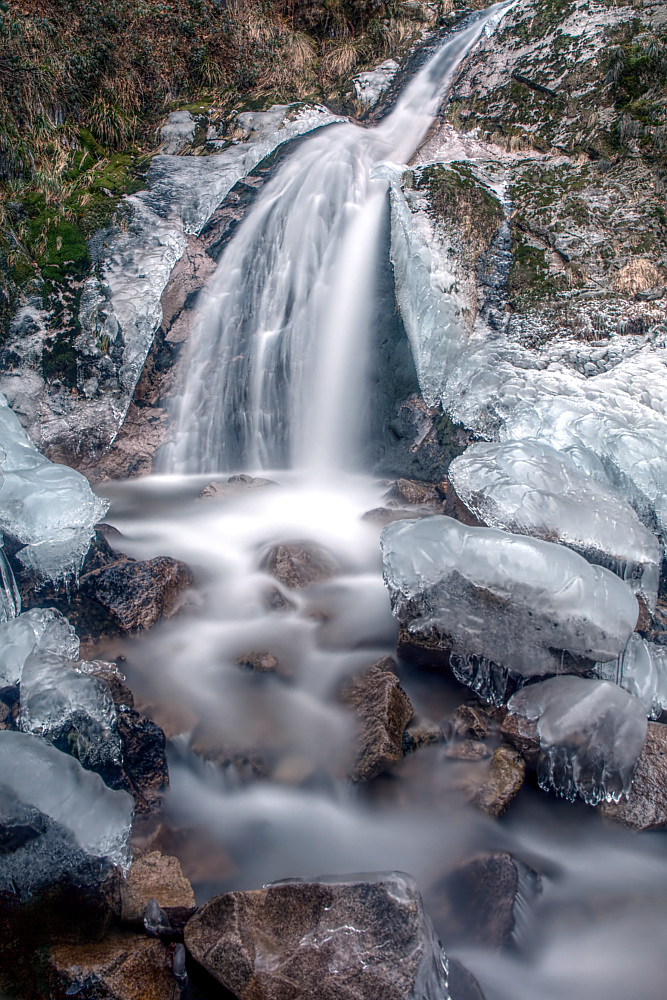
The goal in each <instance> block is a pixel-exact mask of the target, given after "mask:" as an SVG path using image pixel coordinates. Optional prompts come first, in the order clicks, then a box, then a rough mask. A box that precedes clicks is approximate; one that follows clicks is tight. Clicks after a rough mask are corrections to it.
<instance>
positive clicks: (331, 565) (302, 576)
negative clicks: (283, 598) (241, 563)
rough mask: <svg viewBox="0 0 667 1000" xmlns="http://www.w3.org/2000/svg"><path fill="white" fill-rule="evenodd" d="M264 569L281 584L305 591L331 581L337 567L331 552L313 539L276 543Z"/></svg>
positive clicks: (263, 563) (265, 559)
mask: <svg viewBox="0 0 667 1000" xmlns="http://www.w3.org/2000/svg"><path fill="white" fill-rule="evenodd" d="M262 568H263V569H266V570H267V571H268V572H269V573H270V574H271V575H272V576H274V577H275V578H276V580H278V582H279V583H282V584H284V586H286V587H290V588H291V589H292V590H302V589H304V588H305V587H309V586H310V585H311V584H313V583H322V582H323V581H324V580H330V579H331V577H332V576H334V575H335V574H336V572H337V568H338V567H337V566H336V563H335V562H334V560H333V558H332V557H331V556H330V555H329V553H328V552H327V551H326V550H325V549H323V548H321V547H320V546H319V545H314V544H313V543H312V542H290V543H285V544H283V545H274V546H273V547H272V548H271V549H270V550H269V552H268V553H267V554H266V556H265V558H264V560H263V562H262Z"/></svg>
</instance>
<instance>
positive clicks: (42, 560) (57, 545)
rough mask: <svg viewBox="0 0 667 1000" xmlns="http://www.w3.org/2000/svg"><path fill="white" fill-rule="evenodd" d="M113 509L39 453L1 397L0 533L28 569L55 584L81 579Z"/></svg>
mask: <svg viewBox="0 0 667 1000" xmlns="http://www.w3.org/2000/svg"><path fill="white" fill-rule="evenodd" d="M108 506H109V505H108V503H107V502H106V500H102V499H100V497H97V496H95V494H94V493H93V491H92V490H91V488H90V485H89V483H88V481H87V480H86V479H85V478H84V477H83V476H81V475H80V474H79V473H78V472H75V471H74V469H70V468H69V467H68V466H66V465H54V464H53V462H49V460H48V459H47V458H45V457H44V456H43V455H42V454H41V453H40V452H39V451H38V450H37V448H36V447H35V446H34V444H33V443H32V441H31V440H30V439H29V437H28V435H27V434H26V433H25V431H24V430H23V428H22V426H21V424H20V422H19V419H18V417H17V416H16V415H15V414H14V413H13V412H12V411H11V410H10V408H9V406H8V405H7V401H6V399H5V397H4V396H3V395H1V394H0V529H1V530H2V531H3V532H4V533H5V534H7V535H10V536H11V537H12V538H14V539H16V540H17V541H19V542H21V543H22V544H23V546H24V547H23V548H21V549H19V551H18V553H17V555H18V559H19V560H20V562H22V563H23V565H24V566H25V567H26V569H28V570H30V571H31V572H32V573H33V574H34V575H35V576H36V577H37V578H38V579H40V580H51V581H60V580H67V579H69V578H70V577H72V576H74V575H75V574H76V573H78V571H79V570H80V569H81V566H82V564H83V560H84V559H85V556H86V553H87V552H88V549H89V547H90V542H91V539H92V537H93V534H94V526H95V524H96V523H97V522H98V521H99V520H100V519H101V518H102V517H103V516H104V514H105V513H106V511H107V509H108Z"/></svg>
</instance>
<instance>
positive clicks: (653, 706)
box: [596, 632, 667, 719]
mask: <svg viewBox="0 0 667 1000" xmlns="http://www.w3.org/2000/svg"><path fill="white" fill-rule="evenodd" d="M596 671H597V675H598V677H600V678H602V679H603V680H606V681H612V682H613V683H614V684H619V685H620V686H621V687H622V688H625V690H626V691H629V692H630V694H632V695H634V696H635V698H638V699H639V701H640V702H641V703H642V705H643V706H644V708H645V710H646V714H647V715H648V717H649V718H650V719H659V718H660V716H661V715H662V713H663V712H664V711H665V709H667V649H666V648H665V647H664V646H658V645H657V644H656V643H654V642H649V641H648V640H647V639H643V638H642V637H641V636H640V635H638V634H637V633H636V632H633V633H632V635H631V636H630V641H629V642H628V644H627V646H626V647H625V649H624V651H623V652H622V653H621V655H620V656H619V657H618V659H616V660H610V661H608V662H607V663H598V664H596Z"/></svg>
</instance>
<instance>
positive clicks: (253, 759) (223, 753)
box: [190, 723, 275, 780]
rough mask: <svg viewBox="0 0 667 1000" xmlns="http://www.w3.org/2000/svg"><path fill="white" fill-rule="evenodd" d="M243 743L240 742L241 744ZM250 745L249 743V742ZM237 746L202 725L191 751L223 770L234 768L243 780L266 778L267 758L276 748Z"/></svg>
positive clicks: (198, 728)
mask: <svg viewBox="0 0 667 1000" xmlns="http://www.w3.org/2000/svg"><path fill="white" fill-rule="evenodd" d="M240 742H241V741H239V744H240ZM248 743H249V741H248ZM248 743H246V741H243V745H239V744H235V743H233V742H228V741H227V740H225V739H224V738H223V737H222V736H221V735H220V733H218V732H217V730H216V729H215V728H213V729H211V728H210V727H209V726H207V725H206V724H204V723H202V724H200V725H199V726H197V728H196V729H195V731H194V733H193V734H192V740H191V742H190V749H191V750H192V752H193V753H196V754H197V756H199V757H203V758H204V760H208V761H210V762H211V763H212V764H217V765H218V767H221V768H233V770H234V771H235V772H236V776H237V777H238V778H240V779H242V780H244V779H246V780H251V779H253V778H266V777H268V774H269V764H268V760H267V758H271V757H272V756H273V753H272V750H275V748H271V747H269V748H264V747H262V748H261V750H260V749H258V748H257V747H253V746H250V745H248Z"/></svg>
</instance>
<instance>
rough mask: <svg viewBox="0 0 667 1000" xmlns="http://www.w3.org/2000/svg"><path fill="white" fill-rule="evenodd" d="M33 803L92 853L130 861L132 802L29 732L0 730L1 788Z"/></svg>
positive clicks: (126, 864)
mask: <svg viewBox="0 0 667 1000" xmlns="http://www.w3.org/2000/svg"><path fill="white" fill-rule="evenodd" d="M2 787H4V788H7V789H8V790H9V792H10V793H13V794H14V795H15V796H16V797H17V798H18V799H19V800H20V801H21V802H23V803H24V804H25V805H27V806H34V807H35V808H36V809H39V811H40V812H42V813H44V814H45V815H46V816H50V817H51V819H53V820H55V822H57V823H60V824H61V825H62V826H64V827H65V828H66V829H68V830H69V831H70V833H71V834H72V835H73V837H74V839H75V841H76V843H77V844H78V845H79V847H81V848H83V849H84V850H85V851H87V852H88V853H89V854H92V855H94V856H96V857H103V858H108V859H109V860H110V861H112V862H113V863H114V864H117V865H120V866H121V867H123V868H127V867H129V864H130V862H131V858H132V854H131V849H130V828H131V825H132V815H133V802H132V797H131V796H130V795H128V794H127V792H121V791H112V790H111V789H110V788H107V786H106V785H105V784H104V782H103V781H102V779H101V778H100V777H99V775H97V774H94V773H93V772H92V771H85V770H84V769H83V767H82V766H81V764H79V762H78V761H77V760H75V759H74V757H70V756H69V755H68V754H65V753H61V752H60V750H56V748H55V747H53V746H51V745H50V744H49V743H47V742H46V740H43V739H40V737H38V736H33V735H31V734H30V733H21V732H13V731H11V730H5V731H1V732H0V788H2Z"/></svg>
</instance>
